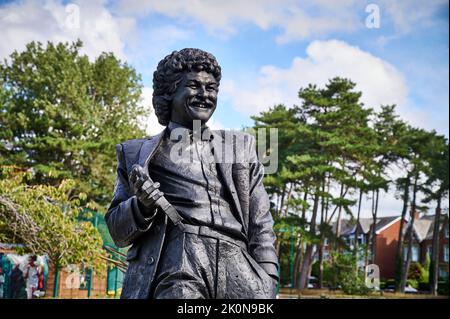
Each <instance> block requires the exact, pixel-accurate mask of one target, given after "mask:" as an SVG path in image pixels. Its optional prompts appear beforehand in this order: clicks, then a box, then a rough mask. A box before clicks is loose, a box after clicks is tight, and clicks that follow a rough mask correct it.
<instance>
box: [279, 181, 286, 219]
mask: <svg viewBox="0 0 450 319" xmlns="http://www.w3.org/2000/svg"><path fill="white" fill-rule="evenodd" d="M285 195H286V186H284V187H283V192H282V193H281V203H280V207H279V210H278V216H280V217H283V216H282V214H281V213H282V212H283V206H284V196H285Z"/></svg>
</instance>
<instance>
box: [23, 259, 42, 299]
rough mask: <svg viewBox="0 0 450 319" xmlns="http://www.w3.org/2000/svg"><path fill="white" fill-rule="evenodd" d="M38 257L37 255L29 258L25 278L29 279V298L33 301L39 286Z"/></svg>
mask: <svg viewBox="0 0 450 319" xmlns="http://www.w3.org/2000/svg"><path fill="white" fill-rule="evenodd" d="M36 260H37V257H36V256H35V255H33V256H30V257H29V258H28V265H27V267H26V272H25V278H26V279H27V297H28V299H32V298H33V296H34V292H35V291H36V290H37V289H38V286H39V266H38V265H36Z"/></svg>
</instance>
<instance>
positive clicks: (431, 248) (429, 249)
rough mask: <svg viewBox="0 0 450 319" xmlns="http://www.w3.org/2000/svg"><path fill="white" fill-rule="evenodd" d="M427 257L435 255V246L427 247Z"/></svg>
mask: <svg viewBox="0 0 450 319" xmlns="http://www.w3.org/2000/svg"><path fill="white" fill-rule="evenodd" d="M427 255H428V257H430V258H431V256H432V255H433V246H431V245H428V246H427Z"/></svg>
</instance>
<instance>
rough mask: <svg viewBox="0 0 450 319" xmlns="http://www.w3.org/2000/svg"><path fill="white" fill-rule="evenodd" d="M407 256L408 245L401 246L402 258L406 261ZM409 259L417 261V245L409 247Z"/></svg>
mask: <svg viewBox="0 0 450 319" xmlns="http://www.w3.org/2000/svg"><path fill="white" fill-rule="evenodd" d="M407 257H408V246H406V247H403V258H404V259H405V261H406V258H407ZM411 261H413V262H418V261H419V246H417V245H413V246H412V247H411Z"/></svg>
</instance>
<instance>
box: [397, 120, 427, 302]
mask: <svg viewBox="0 0 450 319" xmlns="http://www.w3.org/2000/svg"><path fill="white" fill-rule="evenodd" d="M431 139H432V133H430V132H427V131H425V130H423V129H418V128H410V129H409V130H408V134H407V138H406V143H407V144H406V145H407V147H408V161H409V166H410V170H409V172H408V173H407V175H408V176H409V175H410V176H411V177H412V190H411V209H410V221H409V224H408V230H407V238H406V239H407V243H408V246H407V252H406V260H405V262H404V265H403V267H402V268H401V281H400V292H402V293H403V292H405V288H406V284H407V279H408V271H409V267H410V265H411V258H412V245H413V233H414V222H415V219H416V214H417V213H418V212H419V211H420V210H423V209H425V207H421V206H419V205H418V203H417V195H418V193H419V192H420V191H422V190H423V187H422V186H423V183H424V181H423V178H424V176H426V175H427V174H428V173H429V165H428V163H427V161H426V152H427V150H428V149H429V148H430V146H431V145H430V140H431Z"/></svg>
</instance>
